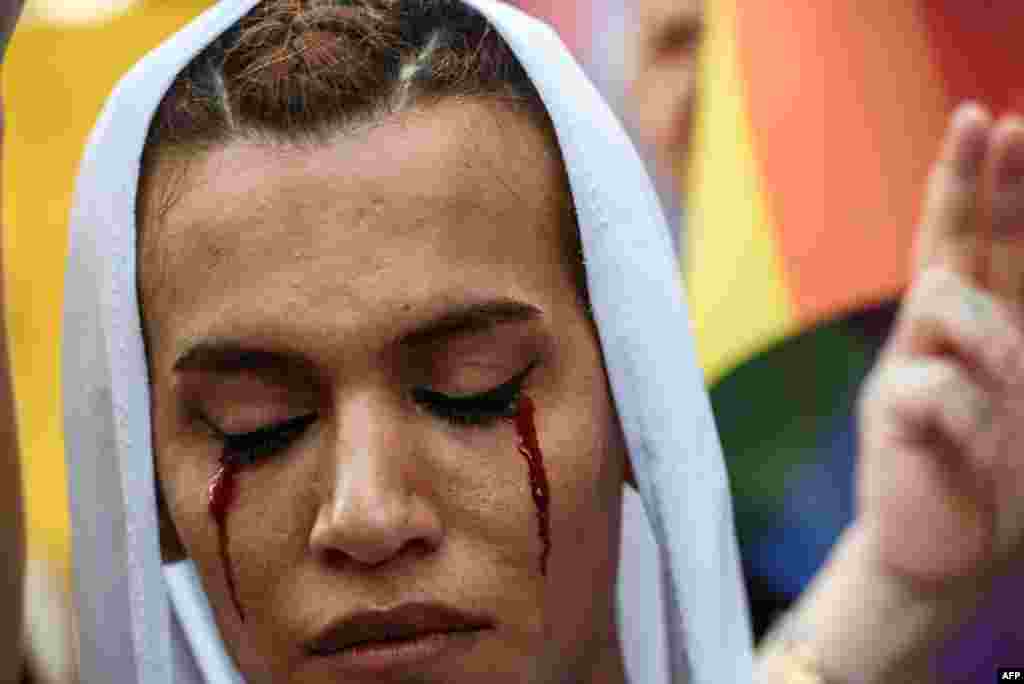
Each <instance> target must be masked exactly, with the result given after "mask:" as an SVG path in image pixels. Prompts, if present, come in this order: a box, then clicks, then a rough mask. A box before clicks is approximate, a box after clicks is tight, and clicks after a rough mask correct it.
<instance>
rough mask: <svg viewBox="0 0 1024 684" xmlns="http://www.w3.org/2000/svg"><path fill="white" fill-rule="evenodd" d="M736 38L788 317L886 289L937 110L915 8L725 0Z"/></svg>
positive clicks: (814, 315) (940, 101)
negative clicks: (733, 14) (788, 300)
mask: <svg viewBox="0 0 1024 684" xmlns="http://www.w3.org/2000/svg"><path fill="white" fill-rule="evenodd" d="M736 30H737V35H738V43H739V45H740V65H741V68H742V69H743V73H744V81H745V83H746V86H747V93H748V107H749V111H750V114H751V120H752V123H753V128H754V132H755V140H754V149H755V155H756V158H757V162H758V164H759V165H760V169H761V173H762V174H763V177H764V180H765V187H766V189H767V191H768V193H767V194H768V195H769V197H768V202H769V204H770V206H771V207H772V212H771V214H772V215H773V216H775V217H776V219H777V225H776V226H775V230H776V237H777V239H778V240H779V253H780V255H781V258H782V261H783V264H784V269H785V272H786V281H787V284H788V286H789V288H790V295H791V297H792V302H793V306H794V310H795V312H796V316H797V318H798V321H799V322H800V323H801V324H802V325H808V324H810V323H813V322H815V321H817V320H820V319H821V318H823V317H826V316H829V315H833V314H835V313H836V312H839V311H842V310H844V309H848V308H850V307H854V306H857V305H862V304H865V303H869V302H871V301H874V300H877V299H879V298H883V297H887V296H890V295H892V294H893V293H895V292H897V291H898V290H899V289H900V288H901V287H902V286H903V285H904V284H905V282H906V280H907V277H908V263H909V250H910V244H911V239H912V235H913V226H914V224H915V219H916V216H917V213H918V204H919V198H920V194H921V190H922V187H923V182H924V178H925V175H926V173H927V169H928V166H929V164H930V162H931V160H932V158H933V156H934V154H935V150H936V149H937V145H938V140H939V139H940V137H941V134H942V130H943V127H944V112H945V111H946V110H947V108H948V102H947V99H946V96H945V93H944V91H943V88H942V86H941V84H940V83H939V80H938V78H937V76H936V69H935V68H934V66H933V64H932V62H931V60H930V57H929V53H928V46H927V41H926V38H925V34H924V31H923V28H922V21H921V18H920V17H919V16H918V14H917V11H916V9H915V8H914V7H913V6H909V5H908V4H907V3H863V2H857V1H856V0H843V1H842V2H829V3H791V4H789V5H787V7H786V10H785V12H784V13H783V12H780V11H779V6H778V5H777V4H774V3H766V2H761V1H760V0H739V2H738V12H737V28H736Z"/></svg>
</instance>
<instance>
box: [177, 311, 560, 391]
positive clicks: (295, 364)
mask: <svg viewBox="0 0 1024 684" xmlns="http://www.w3.org/2000/svg"><path fill="white" fill-rule="evenodd" d="M542 315H543V312H542V311H541V309H539V308H537V307H536V306H533V305H532V304H527V303H525V302H521V301H518V300H515V299H492V300H486V301H483V302H473V303H469V304H463V305H459V306H455V307H452V308H449V309H447V310H445V311H444V312H442V313H441V314H440V315H437V316H435V317H433V318H431V319H430V320H428V321H426V322H425V323H421V324H419V325H417V326H416V327H415V328H413V329H412V330H411V331H409V332H406V333H404V334H402V335H401V336H400V337H399V338H398V344H399V345H401V346H405V347H413V348H418V347H424V346H429V345H432V344H436V343H438V342H441V341H444V340H448V339H451V338H453V337H459V336H461V335H469V334H473V333H477V332H483V331H485V330H490V329H491V328H493V327H494V326H496V325H500V324H503V323H524V322H529V321H533V320H537V319H539V318H541V317H542ZM309 366H310V362H309V360H308V359H306V358H305V357H303V356H301V355H299V354H295V353H291V352H277V351H269V350H265V349H258V348H253V347H249V346H246V344H245V343H243V342H241V341H239V340H230V339H228V340H202V341H199V342H197V343H196V344H194V345H192V346H190V347H189V348H188V349H187V350H186V351H185V353H184V354H182V355H181V356H180V357H178V359H177V360H176V361H175V362H174V367H173V369H174V372H176V373H181V372H186V371H201V372H206V373H213V374H217V375H232V374H239V373H243V372H254V373H260V374H268V375H279V374H281V372H282V371H284V370H287V369H295V368H307V369H308V368H309Z"/></svg>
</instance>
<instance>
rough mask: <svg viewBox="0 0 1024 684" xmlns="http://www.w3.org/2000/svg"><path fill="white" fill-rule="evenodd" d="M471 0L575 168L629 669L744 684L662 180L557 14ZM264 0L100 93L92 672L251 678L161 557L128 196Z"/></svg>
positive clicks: (81, 593)
mask: <svg viewBox="0 0 1024 684" xmlns="http://www.w3.org/2000/svg"><path fill="white" fill-rule="evenodd" d="M465 2H467V4H469V5H471V6H473V7H475V8H476V9H477V10H479V11H480V12H481V13H483V14H484V15H485V16H486V17H487V18H488V19H489V20H490V22H491V23H492V25H493V26H494V28H495V29H496V30H497V31H498V32H499V33H500V34H501V36H502V37H503V38H504V39H505V40H506V42H507V43H508V44H509V45H510V46H511V48H512V50H513V51H514V52H515V54H516V57H518V59H519V61H520V62H521V63H522V64H523V66H524V67H525V69H526V71H527V73H528V74H529V75H530V78H531V79H532V80H533V82H534V84H535V86H536V88H537V90H538V92H539V93H540V96H541V98H542V99H543V101H544V103H545V105H546V106H547V109H548V112H549V114H550V116H551V119H552V121H553V122H554V125H555V129H556V132H557V134H558V140H559V143H560V146H561V150H562V156H563V158H564V159H565V163H566V166H567V168H568V175H569V181H570V185H571V188H572V195H573V199H574V201H575V204H576V209H577V213H578V217H579V226H580V231H581V234H582V235H581V237H582V244H583V251H584V256H585V260H586V269H587V284H588V288H589V295H590V300H591V303H592V306H593V309H594V314H595V319H596V321H597V327H598V332H599V336H600V340H601V346H602V350H603V354H604V360H605V364H606V367H607V371H608V376H609V379H610V382H611V387H612V392H613V396H614V400H615V403H616V407H617V409H618V415H619V417H620V419H621V422H622V428H623V432H624V434H625V437H626V443H627V446H628V449H629V455H630V459H631V461H632V464H633V469H634V472H635V473H636V479H637V484H638V488H639V493H640V496H639V497H637V496H636V494H635V493H634V492H633V491H632V490H630V489H629V488H626V497H625V504H624V505H625V510H624V518H623V544H622V559H621V569H620V573H619V586H618V593H619V611H618V616H619V633H620V636H621V639H622V643H623V650H624V657H625V660H626V670H627V676H628V677H629V679H630V682H631V683H632V684H683V683H684V682H691V683H692V684H721V683H725V682H728V683H729V684H748V682H750V681H751V679H752V656H751V636H750V627H749V622H748V615H747V605H746V600H745V596H744V593H743V587H742V582H741V575H740V564H739V559H738V553H737V547H736V540H735V533H734V530H733V520H732V507H731V503H730V499H729V488H728V484H727V479H726V473H725V468H724V463H723V459H722V454H721V448H720V446H719V441H718V435H717V432H716V430H715V425H714V422H713V420H712V416H711V411H710V405H709V402H708V398H707V395H706V393H705V390H704V381H703V376H702V373H701V371H700V370H699V368H698V367H697V364H696V361H695V354H694V346H693V341H692V338H691V331H690V323H689V318H688V313H687V309H686V305H685V302H684V293H683V287H682V283H681V279H680V278H679V272H678V266H677V263H676V260H675V257H674V254H673V250H672V244H671V242H670V238H669V232H668V230H667V228H666V225H665V218H664V215H663V213H662V210H661V208H660V206H659V203H658V199H657V196H656V195H655V191H654V188H653V186H652V184H651V182H650V179H649V177H648V175H647V173H646V172H645V170H644V168H643V165H642V163H641V161H640V159H639V157H638V156H637V153H636V151H635V149H634V147H633V145H632V144H631V142H630V140H629V138H628V137H627V135H626V133H625V132H624V130H623V128H622V126H621V125H620V124H619V122H618V121H617V120H616V118H615V116H614V115H613V114H612V112H611V110H610V109H609V108H608V106H607V105H606V103H605V102H604V101H603V100H602V98H601V96H600V95H599V94H598V92H597V91H596V89H595V88H594V87H593V85H592V84H591V82H590V81H589V80H588V79H587V77H586V76H585V75H584V74H583V72H582V70H581V69H580V67H579V66H578V65H577V63H576V62H575V60H574V59H573V57H572V56H571V55H570V53H569V51H568V50H567V49H566V48H565V46H564V45H563V44H562V42H561V40H560V39H559V38H558V36H557V35H556V34H555V33H554V31H552V30H551V29H550V28H549V27H548V26H547V25H546V24H543V23H541V22H539V21H537V20H536V19H533V18H531V17H528V16H527V15H525V14H523V13H522V12H520V11H518V10H516V9H514V8H512V7H509V6H507V5H504V4H501V3H499V2H496V1H495V0H465ZM256 4H257V0H224V1H222V2H220V3H219V4H218V5H216V6H215V7H213V8H212V9H210V10H209V11H207V12H206V13H205V14H204V15H202V16H201V17H199V18H198V19H197V20H195V21H194V22H193V23H192V24H191V25H189V26H188V27H187V28H185V29H184V30H183V31H181V32H180V33H179V34H177V35H176V36H174V37H173V38H171V39H170V40H169V41H167V42H166V43H165V44H164V45H162V46H161V47H160V48H158V49H157V50H155V51H154V52H153V53H151V54H150V55H149V56H147V57H146V58H145V59H144V60H143V61H142V62H140V63H139V65H137V66H136V67H135V69H134V70H132V71H131V72H130V73H129V74H128V75H127V76H126V77H125V78H124V79H123V80H122V81H121V83H120V85H119V86H118V87H117V89H116V90H115V91H114V94H113V95H112V96H111V98H110V100H109V101H108V103H107V106H106V108H105V110H104V112H103V114H102V116H101V117H100V120H99V123H98V124H97V125H96V128H95V130H94V131H93V134H92V137H91V138H90V141H89V144H88V147H87V149H86V152H85V157H84V159H83V162H82V167H81V171H80V176H79V179H78V186H77V192H76V196H75V202H74V210H73V212H72V220H71V251H70V256H69V261H68V271H67V284H66V288H67V294H66V299H65V313H64V347H63V387H64V413H65V439H66V444H67V447H66V449H67V461H68V470H69V477H70V498H71V514H72V523H73V550H74V566H75V571H74V578H75V591H76V595H77V607H78V611H79V624H80V632H81V643H80V656H81V676H82V682H83V683H84V684H109V683H110V682H116V683H117V684H172V683H173V684H203V683H205V684H235V683H236V682H242V678H241V676H240V675H239V674H238V672H237V670H236V669H235V666H234V664H233V663H232V662H231V660H230V659H229V658H228V656H227V655H226V651H225V649H224V645H223V643H222V641H221V639H220V636H219V633H218V630H217V627H216V624H215V623H214V620H213V616H212V611H211V609H210V607H209V603H208V602H207V599H206V596H205V594H204V593H203V591H202V589H201V587H200V584H199V580H198V578H197V576H196V571H195V569H194V566H192V564H191V563H189V562H185V563H179V564H176V565H173V566H167V567H164V565H163V564H162V561H161V557H160V545H159V540H158V524H157V508H156V500H155V487H154V482H155V480H154V465H153V458H152V445H151V434H150V413H149V409H150V404H149V387H148V375H147V372H146V357H145V352H144V349H143V342H142V335H141V323H140V317H139V304H138V299H137V294H136V263H135V247H136V243H135V240H136V215H135V207H136V201H135V200H136V192H137V186H138V180H139V172H140V161H141V157H142V150H143V145H144V142H145V140H146V134H147V131H148V128H149V125H150V122H151V120H152V117H153V115H154V113H155V111H156V109H157V106H158V105H159V103H160V101H161V100H162V98H163V96H164V94H165V93H166V92H167V90H168V88H169V87H170V85H171V83H172V82H173V81H174V79H175V78H176V76H177V75H178V73H179V72H180V71H181V70H182V69H183V68H184V67H185V66H186V65H187V64H188V63H189V62H190V61H191V60H192V59H193V58H194V57H195V56H196V55H197V54H198V53H199V52H200V51H202V50H203V49H204V48H205V47H207V46H208V45H209V44H210V43H211V42H212V41H213V40H214V39H215V38H217V37H218V36H219V35H220V34H221V33H222V32H224V31H225V30H226V29H227V28H229V27H230V26H231V25H233V24H234V23H235V22H236V21H238V20H239V19H240V18H241V17H243V16H244V15H245V14H246V13H247V12H248V11H249V10H251V9H252V8H253V7H254V6H255V5H256ZM641 499H642V505H641V503H640V500H641ZM168 599H170V600H168Z"/></svg>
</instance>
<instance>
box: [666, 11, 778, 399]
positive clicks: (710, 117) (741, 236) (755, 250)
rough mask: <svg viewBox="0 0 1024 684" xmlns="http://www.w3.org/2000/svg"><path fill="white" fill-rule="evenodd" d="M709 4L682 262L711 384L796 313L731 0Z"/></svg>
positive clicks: (769, 339)
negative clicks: (755, 143)
mask: <svg viewBox="0 0 1024 684" xmlns="http://www.w3.org/2000/svg"><path fill="white" fill-rule="evenodd" d="M707 12H708V34H707V40H706V42H705V44H704V48H703V54H702V55H701V74H700V88H699V92H700V93H701V97H702V99H701V102H700V103H699V105H698V108H697V117H696V119H697V121H696V131H695V133H696V135H695V139H694V149H693V155H694V157H693V159H694V161H693V165H692V167H691V173H690V174H688V175H689V178H690V188H689V190H690V191H689V193H688V195H687V205H688V209H689V211H688V212H687V213H688V221H687V224H688V225H687V235H686V236H685V240H686V242H685V245H686V248H685V256H684V258H685V263H684V265H683V268H684V270H685V272H686V274H687V276H686V280H687V285H688V288H689V296H690V306H691V312H692V316H693V319H694V328H695V334H696V344H697V355H698V358H699V360H700V363H701V366H702V367H703V369H704V372H705V376H706V378H707V380H708V382H709V383H713V382H715V381H716V380H718V379H719V378H720V377H721V376H722V375H724V374H725V373H726V372H728V371H729V370H730V369H731V368H733V367H734V366H735V365H736V364H738V363H740V362H742V361H743V360H744V359H746V358H747V357H749V356H750V355H751V354H752V353H754V352H755V351H757V350H759V349H762V348H764V347H765V346H767V345H770V344H771V343H772V342H774V341H776V340H778V339H780V338H782V337H785V336H786V335H787V334H789V333H790V332H791V331H792V330H793V329H795V321H794V320H793V314H792V307H791V305H790V302H789V299H788V297H787V292H788V290H787V289H786V285H785V283H784V282H783V277H782V269H781V265H780V260H779V257H778V254H777V252H776V244H775V240H774V238H773V236H772V229H773V226H774V225H775V223H774V220H773V217H772V216H770V215H769V210H768V205H767V203H766V202H765V197H764V191H763V188H762V181H761V178H760V176H759V174H758V169H757V166H756V164H755V162H754V155H753V148H752V145H751V128H750V120H749V115H748V112H747V109H746V106H745V91H744V87H743V81H742V77H741V74H740V73H739V67H738V64H739V62H738V59H737V53H736V44H735V30H734V27H735V6H734V0H711V2H709V3H708V5H707Z"/></svg>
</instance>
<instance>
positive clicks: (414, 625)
mask: <svg viewBox="0 0 1024 684" xmlns="http://www.w3.org/2000/svg"><path fill="white" fill-rule="evenodd" d="M493 626H494V623H493V622H492V621H491V620H489V619H488V618H486V617H484V616H481V615H474V614H472V613H466V612H462V611H460V610H458V609H456V608H453V607H452V606H447V605H444V604H441V603H406V604H403V605H401V606H399V607H397V608H393V609H391V610H381V611H367V612H362V613H356V614H354V615H351V616H348V617H346V618H344V619H342V620H340V621H339V622H336V623H334V624H333V625H331V626H330V627H328V628H327V629H325V630H324V631H323V632H321V633H320V634H319V635H318V636H317V637H316V638H314V639H313V640H311V641H310V642H309V643H308V644H307V646H306V648H307V650H308V652H309V653H310V654H311V655H314V656H331V655H336V654H339V653H342V652H344V651H346V650H351V649H353V648H354V647H363V646H372V645H374V644H381V645H384V644H387V643H388V642H401V641H407V640H412V639H419V638H423V637H428V636H431V635H437V634H453V633H462V632H476V631H480V630H484V629H490V628H492V627H493Z"/></svg>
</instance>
